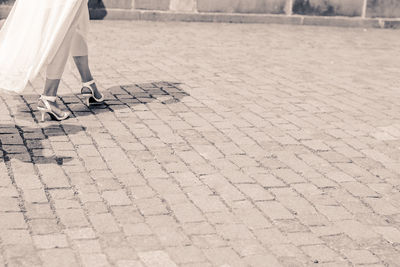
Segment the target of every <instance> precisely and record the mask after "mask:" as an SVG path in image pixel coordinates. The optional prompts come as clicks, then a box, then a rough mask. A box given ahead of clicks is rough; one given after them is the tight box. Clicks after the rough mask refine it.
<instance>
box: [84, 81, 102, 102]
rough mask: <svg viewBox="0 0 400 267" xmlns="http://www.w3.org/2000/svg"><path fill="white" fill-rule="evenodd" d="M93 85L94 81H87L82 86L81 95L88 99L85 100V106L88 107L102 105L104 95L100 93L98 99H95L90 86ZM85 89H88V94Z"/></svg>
mask: <svg viewBox="0 0 400 267" xmlns="http://www.w3.org/2000/svg"><path fill="white" fill-rule="evenodd" d="M94 83H95V82H94V80H91V81H88V82H86V83H83V84H82V89H81V94H82V95H84V96H88V98H87V99H86V104H87V105H88V106H90V105H98V104H102V103H103V102H104V95H103V94H101V93H100V94H101V97H100V98H96V97H95V96H94V89H93V87H92V85H93V84H94ZM85 89H89V91H90V92H89V91H88V90H85Z"/></svg>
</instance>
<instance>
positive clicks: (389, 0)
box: [0, 0, 400, 18]
mask: <svg viewBox="0 0 400 267" xmlns="http://www.w3.org/2000/svg"><path fill="white" fill-rule="evenodd" d="M32 1H34V0H32ZM14 2H15V0H0V6H4V5H5V6H7V5H8V6H10V5H12V3H14ZM89 6H90V8H91V9H92V16H95V17H97V18H104V17H106V16H107V10H119V11H141V10H155V11H163V12H164V11H165V12H171V13H173V12H184V13H195V14H203V13H238V14H244V13H249V14H282V15H309V16H346V17H362V18H377V17H378V18H400V0H89ZM121 14H126V13H123V12H122V13H121ZM114 18H115V17H114ZM122 18H123V17H122Z"/></svg>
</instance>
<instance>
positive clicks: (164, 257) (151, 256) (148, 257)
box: [138, 250, 177, 267]
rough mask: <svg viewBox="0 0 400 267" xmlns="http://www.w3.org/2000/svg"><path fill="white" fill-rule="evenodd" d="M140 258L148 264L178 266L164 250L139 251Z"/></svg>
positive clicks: (168, 266)
mask: <svg viewBox="0 0 400 267" xmlns="http://www.w3.org/2000/svg"><path fill="white" fill-rule="evenodd" d="M138 255H139V258H140V259H141V260H142V261H143V262H144V263H145V264H146V265H150V266H166V267H173V266H177V265H176V263H175V262H173V261H172V260H171V258H170V257H169V255H168V254H167V253H165V252H164V251H159V250H158V251H157V250H155V251H148V252H140V253H138Z"/></svg>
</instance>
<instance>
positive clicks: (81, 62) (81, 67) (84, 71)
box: [73, 56, 102, 99]
mask: <svg viewBox="0 0 400 267" xmlns="http://www.w3.org/2000/svg"><path fill="white" fill-rule="evenodd" d="M73 58H74V61H75V65H76V67H77V68H78V71H79V74H80V75H81V79H82V82H84V83H85V82H89V81H92V80H93V76H92V73H91V72H90V68H89V58H88V56H74V57H73ZM92 88H93V91H94V97H95V98H97V99H100V98H101V96H102V95H101V93H100V91H99V90H98V89H97V86H96V84H95V83H94V84H93V85H92Z"/></svg>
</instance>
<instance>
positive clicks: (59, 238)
mask: <svg viewBox="0 0 400 267" xmlns="http://www.w3.org/2000/svg"><path fill="white" fill-rule="evenodd" d="M32 238H33V242H34V244H35V246H36V247H37V248H39V249H52V248H63V247H68V246H69V245H68V241H67V238H66V236H65V235H61V234H53V235H35V236H33V237H32Z"/></svg>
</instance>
